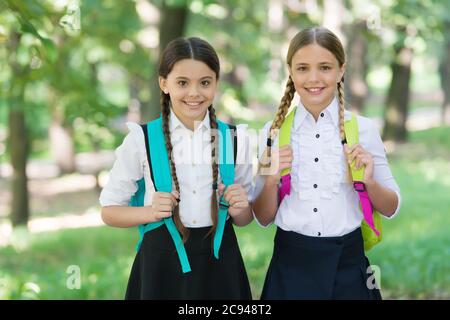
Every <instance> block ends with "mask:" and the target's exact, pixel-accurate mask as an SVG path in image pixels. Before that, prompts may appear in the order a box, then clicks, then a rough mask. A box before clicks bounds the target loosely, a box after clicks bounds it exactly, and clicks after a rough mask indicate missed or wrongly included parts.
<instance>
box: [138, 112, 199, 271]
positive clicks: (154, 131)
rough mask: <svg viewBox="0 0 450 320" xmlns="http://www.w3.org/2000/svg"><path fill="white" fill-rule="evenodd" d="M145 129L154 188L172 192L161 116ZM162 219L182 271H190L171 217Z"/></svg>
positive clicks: (184, 251) (183, 248)
mask: <svg viewBox="0 0 450 320" xmlns="http://www.w3.org/2000/svg"><path fill="white" fill-rule="evenodd" d="M147 131H148V137H151V142H150V139H148V138H147V142H148V144H149V151H150V162H151V167H152V171H153V174H154V176H153V182H154V185H155V190H156V191H160V192H172V174H171V173H170V164H169V156H168V154H167V149H166V144H165V140H164V132H163V128H162V118H161V117H159V118H158V119H156V120H153V121H151V122H149V123H148V124H147ZM163 221H164V224H165V225H166V227H167V229H168V230H169V233H170V235H171V237H172V240H173V242H174V244H175V248H176V250H177V253H178V258H179V259H180V263H181V267H182V270H183V273H187V272H190V271H191V266H190V264H189V260H188V257H187V254H186V249H185V247H184V244H183V239H182V238H181V235H180V233H179V232H178V229H177V227H176V226H175V223H174V221H173V219H172V217H169V218H164V219H163Z"/></svg>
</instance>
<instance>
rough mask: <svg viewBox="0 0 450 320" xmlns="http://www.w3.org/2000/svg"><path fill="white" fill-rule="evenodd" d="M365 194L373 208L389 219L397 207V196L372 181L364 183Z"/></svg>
mask: <svg viewBox="0 0 450 320" xmlns="http://www.w3.org/2000/svg"><path fill="white" fill-rule="evenodd" d="M366 188H367V192H368V193H369V197H370V200H371V201H372V205H373V206H374V208H375V209H376V210H377V211H378V212H379V213H381V214H383V215H385V216H387V217H390V216H391V215H393V214H394V212H395V210H396V209H397V206H398V197H397V194H396V193H395V192H394V191H392V190H391V189H388V188H385V187H383V186H382V185H381V184H379V183H378V182H376V181H375V180H372V181H370V182H368V183H366Z"/></svg>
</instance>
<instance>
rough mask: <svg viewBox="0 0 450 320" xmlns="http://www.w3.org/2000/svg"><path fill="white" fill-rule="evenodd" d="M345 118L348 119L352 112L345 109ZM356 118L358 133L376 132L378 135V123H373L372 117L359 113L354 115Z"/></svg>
mask: <svg viewBox="0 0 450 320" xmlns="http://www.w3.org/2000/svg"><path fill="white" fill-rule="evenodd" d="M344 116H345V120H346V121H347V120H350V118H351V116H352V112H350V111H348V110H346V111H345V115H344ZM356 119H357V121H358V131H359V134H371V135H373V134H377V135H379V134H380V133H379V132H380V131H379V128H378V125H377V124H376V123H375V121H374V120H373V119H370V118H367V117H364V116H361V115H356Z"/></svg>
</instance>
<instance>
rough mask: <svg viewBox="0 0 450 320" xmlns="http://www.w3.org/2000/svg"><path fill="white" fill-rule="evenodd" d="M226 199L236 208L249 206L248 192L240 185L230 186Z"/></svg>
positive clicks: (226, 192)
mask: <svg viewBox="0 0 450 320" xmlns="http://www.w3.org/2000/svg"><path fill="white" fill-rule="evenodd" d="M224 198H225V200H226V201H227V202H228V203H229V204H230V205H231V206H232V207H234V208H245V207H246V206H247V205H248V200H247V192H246V191H245V189H244V188H243V187H242V186H241V185H240V184H232V185H230V186H228V188H227V189H226V191H225V195H224Z"/></svg>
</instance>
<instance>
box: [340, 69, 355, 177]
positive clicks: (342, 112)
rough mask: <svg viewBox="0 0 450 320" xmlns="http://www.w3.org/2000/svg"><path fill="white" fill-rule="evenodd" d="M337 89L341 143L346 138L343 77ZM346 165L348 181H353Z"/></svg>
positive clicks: (344, 141) (345, 140)
mask: <svg viewBox="0 0 450 320" xmlns="http://www.w3.org/2000/svg"><path fill="white" fill-rule="evenodd" d="M337 89H338V98H339V136H340V138H341V142H342V145H344V144H346V143H347V138H346V136H345V127H344V122H345V117H344V115H345V107H344V101H345V100H344V77H342V80H341V81H340V82H338V85H337ZM344 155H345V159H348V157H347V153H345V152H344ZM347 167H348V170H347V172H348V177H347V179H348V181H349V182H353V178H352V173H351V172H352V171H351V168H350V165H349V164H347Z"/></svg>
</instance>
